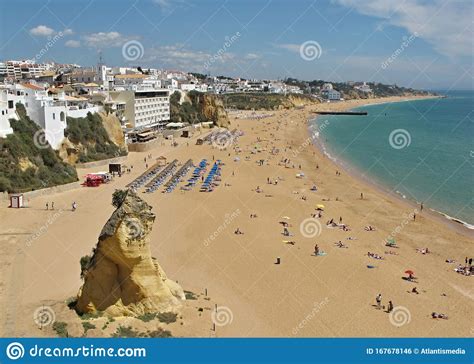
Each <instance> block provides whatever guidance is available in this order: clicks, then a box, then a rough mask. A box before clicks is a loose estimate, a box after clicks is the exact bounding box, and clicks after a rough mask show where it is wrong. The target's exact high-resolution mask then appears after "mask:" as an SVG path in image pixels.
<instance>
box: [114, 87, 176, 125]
mask: <svg viewBox="0 0 474 364" xmlns="http://www.w3.org/2000/svg"><path fill="white" fill-rule="evenodd" d="M109 98H110V101H111V103H112V104H113V105H115V106H112V108H114V107H117V108H118V107H123V106H122V105H123V104H124V103H125V108H124V110H123V112H122V113H121V114H122V115H123V116H122V126H123V127H124V128H125V129H136V130H143V129H150V128H154V127H157V126H163V125H166V124H167V123H168V122H169V119H170V93H169V90H167V89H149V88H146V87H145V88H136V87H129V88H128V89H126V90H115V91H110V92H109Z"/></svg>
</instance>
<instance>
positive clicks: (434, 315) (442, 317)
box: [431, 312, 448, 320]
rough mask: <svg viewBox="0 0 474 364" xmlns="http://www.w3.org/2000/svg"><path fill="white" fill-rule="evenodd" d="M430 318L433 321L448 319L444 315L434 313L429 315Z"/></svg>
mask: <svg viewBox="0 0 474 364" xmlns="http://www.w3.org/2000/svg"><path fill="white" fill-rule="evenodd" d="M431 318H434V319H439V318H440V319H444V320H447V319H448V316H447V315H445V314H444V313H436V312H432V313H431Z"/></svg>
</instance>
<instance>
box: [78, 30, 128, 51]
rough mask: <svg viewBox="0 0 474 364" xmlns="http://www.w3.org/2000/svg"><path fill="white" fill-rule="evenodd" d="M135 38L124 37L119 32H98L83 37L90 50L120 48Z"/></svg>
mask: <svg viewBox="0 0 474 364" xmlns="http://www.w3.org/2000/svg"><path fill="white" fill-rule="evenodd" d="M136 38H137V37H126V36H124V35H123V34H120V33H119V32H107V33H105V32H99V33H91V34H87V35H85V36H84V37H83V40H84V43H85V45H86V46H88V47H92V48H110V47H121V46H122V45H123V43H125V42H127V41H129V40H132V39H136Z"/></svg>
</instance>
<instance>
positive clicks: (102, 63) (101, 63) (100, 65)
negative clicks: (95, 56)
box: [97, 49, 104, 69]
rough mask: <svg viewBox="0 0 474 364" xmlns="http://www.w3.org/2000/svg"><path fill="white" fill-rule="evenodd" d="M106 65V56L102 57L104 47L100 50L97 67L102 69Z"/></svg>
mask: <svg viewBox="0 0 474 364" xmlns="http://www.w3.org/2000/svg"><path fill="white" fill-rule="evenodd" d="M103 65H104V58H103V57H102V49H100V50H99V62H98V63H97V68H98V69H101V68H102V66H103Z"/></svg>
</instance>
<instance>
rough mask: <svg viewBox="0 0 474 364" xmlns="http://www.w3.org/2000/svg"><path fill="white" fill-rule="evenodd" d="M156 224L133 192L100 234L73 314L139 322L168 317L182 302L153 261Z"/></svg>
mask: <svg viewBox="0 0 474 364" xmlns="http://www.w3.org/2000/svg"><path fill="white" fill-rule="evenodd" d="M154 221H155V215H154V214H153V213H152V212H151V206H149V205H148V204H147V203H146V202H145V201H143V200H142V199H141V198H140V197H138V195H137V194H136V193H135V192H133V191H130V190H129V191H127V193H126V195H125V198H124V200H123V203H122V204H121V205H120V206H119V207H118V208H117V209H116V210H115V211H114V212H113V214H112V216H111V217H110V218H109V220H108V221H107V223H106V224H105V226H104V227H103V229H102V232H101V233H100V236H99V241H98V243H97V248H96V249H95V252H94V255H93V257H92V259H91V262H90V264H89V266H88V268H87V270H86V272H85V275H84V284H83V286H82V287H81V289H80V291H79V294H78V300H77V304H76V310H77V311H78V312H79V313H87V312H96V311H105V312H106V313H107V314H109V315H112V316H124V315H125V316H138V315H142V314H144V313H149V312H158V311H170V310H171V311H172V310H173V309H174V308H175V307H177V306H179V305H180V302H181V301H182V300H184V299H185V295H184V292H183V289H182V288H181V287H180V286H179V285H178V284H177V283H175V282H174V281H171V280H169V279H168V278H167V277H166V275H165V273H164V272H163V270H162V268H161V267H160V265H159V264H158V262H157V261H156V260H155V259H154V258H153V257H152V256H151V252H150V241H149V235H150V232H151V229H152V226H153V222H154Z"/></svg>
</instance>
